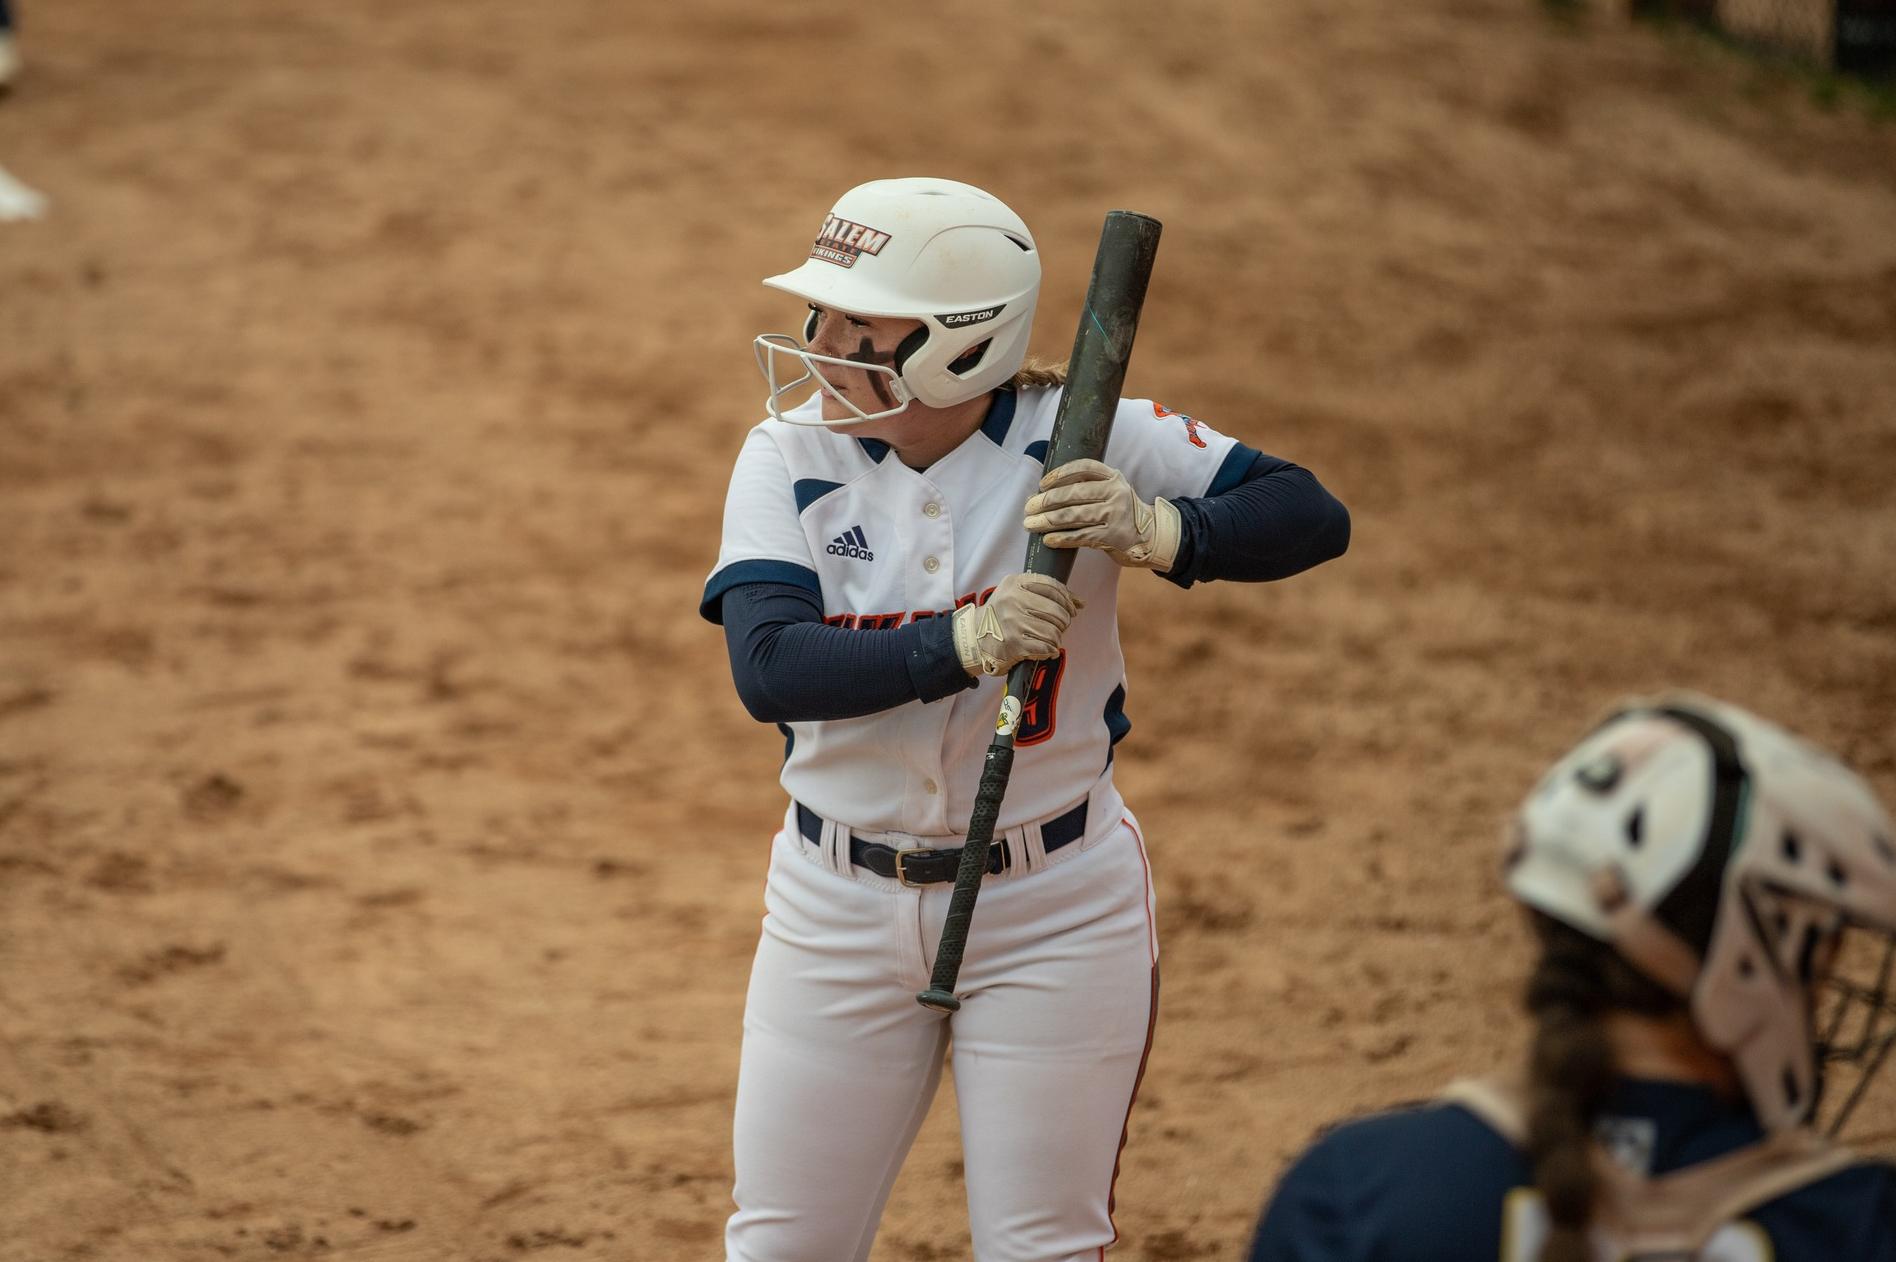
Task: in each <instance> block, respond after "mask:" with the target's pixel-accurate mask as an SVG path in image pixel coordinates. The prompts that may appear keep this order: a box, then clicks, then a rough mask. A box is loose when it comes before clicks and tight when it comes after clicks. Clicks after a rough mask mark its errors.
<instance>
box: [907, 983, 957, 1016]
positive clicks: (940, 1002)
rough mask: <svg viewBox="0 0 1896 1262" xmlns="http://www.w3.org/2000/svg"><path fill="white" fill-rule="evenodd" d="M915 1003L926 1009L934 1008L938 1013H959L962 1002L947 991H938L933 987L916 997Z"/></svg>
mask: <svg viewBox="0 0 1896 1262" xmlns="http://www.w3.org/2000/svg"><path fill="white" fill-rule="evenodd" d="M915 1002H916V1003H918V1004H920V1005H922V1007H924V1008H933V1009H934V1010H935V1011H936V1012H958V1011H959V1010H960V1008H961V1001H960V1000H959V999H956V998H955V997H954V996H953V995H951V994H949V993H948V992H947V991H945V990H936V989H935V988H934V987H933V986H931V987H929V988H928V989H927V990H924V991H923V992H922V993H921V994H919V995H917V996H915Z"/></svg>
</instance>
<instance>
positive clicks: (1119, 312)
mask: <svg viewBox="0 0 1896 1262" xmlns="http://www.w3.org/2000/svg"><path fill="white" fill-rule="evenodd" d="M1160 227H1161V225H1160V223H1159V221H1158V220H1156V219H1154V218H1152V217H1151V216H1150V215H1142V214H1139V213H1138V212H1137V211H1132V210H1111V211H1107V212H1106V225H1105V227H1104V228H1102V229H1101V230H1100V237H1099V253H1098V254H1097V255H1096V256H1095V258H1094V262H1093V278H1092V280H1091V281H1090V282H1089V283H1088V285H1087V287H1086V305H1085V307H1083V308H1082V309H1081V311H1080V326H1079V329H1078V330H1077V331H1076V332H1075V333H1074V335H1073V354H1072V355H1071V356H1069V357H1068V358H1067V380H1066V390H1065V392H1064V393H1063V394H1061V396H1060V409H1059V411H1058V412H1057V413H1055V415H1054V421H1053V433H1052V434H1051V435H1050V436H1049V437H1048V439H1047V460H1046V467H1047V468H1049V469H1057V468H1059V467H1060V466H1061V465H1063V464H1066V463H1067V462H1068V461H1072V460H1089V459H1090V460H1101V459H1104V458H1105V455H1106V440H1107V439H1108V438H1109V437H1111V433H1112V427H1113V412H1114V411H1115V410H1116V409H1117V408H1118V406H1119V392H1120V389H1121V387H1123V386H1124V385H1125V381H1126V364H1127V363H1128V362H1129V361H1130V360H1131V358H1132V340H1133V337H1134V335H1136V334H1137V333H1138V331H1139V310H1140V308H1141V307H1142V306H1144V304H1145V296H1146V286H1147V284H1148V283H1149V282H1150V281H1151V279H1152V263H1153V260H1154V259H1155V258H1157V256H1158V252H1159V231H1160ZM1073 553H1074V550H1073V549H1071V548H1049V547H1046V546H1044V545H1043V544H1042V543H1041V542H1040V536H1039V535H1035V536H1034V537H1033V539H1032V540H1031V541H1030V542H1029V544H1028V546H1027V571H1028V573H1030V574H1050V575H1052V576H1053V577H1054V578H1057V579H1059V580H1060V581H1061V582H1063V583H1064V582H1065V581H1066V579H1067V575H1069V574H1071V573H1072V572H1073Z"/></svg>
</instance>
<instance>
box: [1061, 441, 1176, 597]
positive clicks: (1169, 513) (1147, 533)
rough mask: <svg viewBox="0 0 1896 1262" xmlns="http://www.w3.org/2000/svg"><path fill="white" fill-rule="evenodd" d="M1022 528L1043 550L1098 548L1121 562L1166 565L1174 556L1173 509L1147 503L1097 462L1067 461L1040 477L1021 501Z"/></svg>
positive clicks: (1162, 501)
mask: <svg viewBox="0 0 1896 1262" xmlns="http://www.w3.org/2000/svg"><path fill="white" fill-rule="evenodd" d="M1025 512H1026V515H1027V516H1026V521H1025V522H1024V523H1023V524H1024V525H1025V526H1026V527H1027V529H1028V530H1030V531H1032V532H1033V533H1034V534H1037V535H1039V536H1040V537H1041V542H1043V543H1045V544H1046V545H1047V546H1048V547H1049V548H1098V549H1099V550H1100V551H1101V552H1104V553H1105V554H1106V555H1107V556H1109V557H1111V558H1112V559H1113V560H1115V561H1117V562H1119V564H1121V565H1127V566H1133V567H1136V568H1138V569H1142V570H1159V571H1161V572H1163V571H1165V570H1169V569H1171V568H1172V562H1173V561H1175V560H1177V559H1178V539H1179V529H1180V526H1179V518H1178V509H1176V508H1174V507H1173V506H1172V505H1171V503H1170V502H1168V501H1167V500H1165V499H1163V498H1159V499H1155V500H1153V501H1152V503H1150V504H1148V503H1146V502H1145V501H1144V500H1142V499H1140V498H1139V493H1138V492H1137V491H1134V490H1133V489H1132V483H1130V482H1128V481H1126V475H1125V474H1123V473H1121V472H1120V471H1119V470H1117V469H1115V468H1112V467H1111V466H1110V465H1104V464H1101V463H1100V462H1099V461H1097V460H1071V461H1068V462H1067V463H1066V464H1063V465H1061V466H1060V467H1059V468H1058V469H1054V470H1051V471H1050V472H1048V474H1047V475H1046V476H1045V477H1043V478H1041V479H1040V493H1039V494H1038V495H1036V496H1034V497H1033V498H1032V499H1030V500H1028V501H1027V506H1026V509H1025Z"/></svg>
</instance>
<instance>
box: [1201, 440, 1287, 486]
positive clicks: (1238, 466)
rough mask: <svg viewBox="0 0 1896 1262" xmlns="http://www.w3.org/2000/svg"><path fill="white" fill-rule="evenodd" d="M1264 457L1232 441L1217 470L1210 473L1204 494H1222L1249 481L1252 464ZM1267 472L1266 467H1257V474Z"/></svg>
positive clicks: (1261, 453)
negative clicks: (1209, 483)
mask: <svg viewBox="0 0 1896 1262" xmlns="http://www.w3.org/2000/svg"><path fill="white" fill-rule="evenodd" d="M1265 459H1266V457H1265V455H1264V453H1263V452H1261V451H1257V450H1255V449H1253V448H1250V447H1246V446H1245V445H1244V444H1243V443H1233V444H1232V446H1231V450H1230V451H1228V452H1226V453H1225V458H1224V460H1223V462H1222V463H1220V464H1219V466H1218V472H1216V473H1214V474H1212V475H1211V485H1210V486H1208V487H1206V488H1205V494H1206V495H1207V496H1211V495H1223V494H1224V493H1225V492H1226V491H1229V490H1232V489H1234V488H1236V487H1238V486H1241V485H1243V484H1244V483H1246V482H1248V481H1250V480H1251V477H1252V474H1251V468H1252V466H1253V465H1256V464H1257V463H1258V462H1259V461H1262V460H1265ZM1276 463H1277V464H1278V465H1282V464H1284V463H1286V462H1284V461H1277V462H1276ZM1269 472H1270V468H1268V467H1266V468H1263V469H1259V470H1258V471H1257V476H1258V477H1263V476H1264V475H1265V474H1266V473H1269Z"/></svg>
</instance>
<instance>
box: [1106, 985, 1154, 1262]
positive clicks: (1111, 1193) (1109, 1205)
mask: <svg viewBox="0 0 1896 1262" xmlns="http://www.w3.org/2000/svg"><path fill="white" fill-rule="evenodd" d="M1158 1028H1159V966H1158V965H1157V964H1154V965H1153V966H1152V1006H1151V1008H1150V1009H1148V1011H1147V1016H1146V1041H1145V1050H1144V1051H1142V1052H1140V1053H1139V1072H1138V1073H1137V1074H1135V1075H1133V1079H1132V1098H1131V1099H1130V1100H1127V1101H1126V1120H1125V1121H1124V1122H1122V1123H1121V1124H1120V1127H1119V1149H1118V1151H1116V1152H1115V1153H1113V1181H1112V1183H1110V1184H1109V1185H1108V1186H1107V1188H1106V1221H1107V1222H1109V1223H1111V1224H1112V1228H1113V1238H1112V1240H1111V1241H1110V1243H1112V1244H1118V1243H1119V1224H1118V1223H1117V1222H1115V1221H1114V1220H1113V1207H1114V1205H1115V1204H1116V1201H1115V1199H1114V1198H1115V1196H1116V1194H1117V1192H1118V1189H1119V1158H1120V1156H1121V1155H1122V1154H1124V1152H1125V1151H1126V1137H1127V1135H1128V1134H1129V1133H1130V1132H1131V1130H1132V1106H1133V1105H1134V1104H1137V1103H1138V1101H1139V1084H1140V1083H1141V1082H1143V1081H1145V1072H1146V1061H1148V1060H1150V1059H1151V1058H1152V1036H1153V1034H1154V1033H1155V1032H1156V1031H1157V1030H1158ZM1099 1253H1100V1257H1101V1258H1104V1257H1105V1256H1106V1249H1105V1246H1103V1245H1102V1246H1101V1247H1100V1251H1099Z"/></svg>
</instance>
